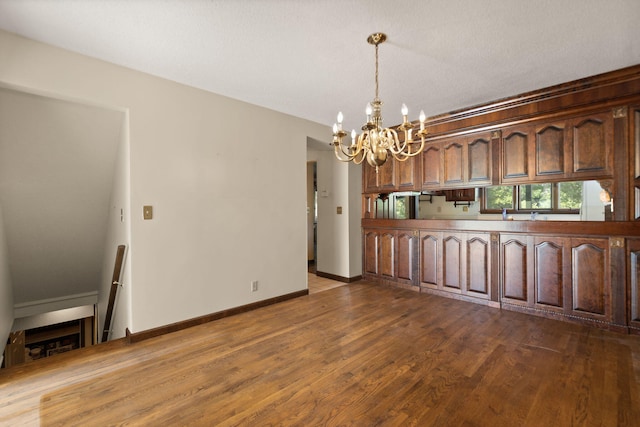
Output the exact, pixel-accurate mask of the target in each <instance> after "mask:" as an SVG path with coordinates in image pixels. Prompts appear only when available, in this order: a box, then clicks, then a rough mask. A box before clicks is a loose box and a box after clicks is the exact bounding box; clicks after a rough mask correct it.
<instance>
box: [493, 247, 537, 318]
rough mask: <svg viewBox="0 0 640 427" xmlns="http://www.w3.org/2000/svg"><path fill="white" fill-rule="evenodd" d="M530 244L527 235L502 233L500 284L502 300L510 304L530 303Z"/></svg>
mask: <svg viewBox="0 0 640 427" xmlns="http://www.w3.org/2000/svg"><path fill="white" fill-rule="evenodd" d="M529 264H530V263H529V244H528V241H527V237H526V236H522V235H509V234H502V235H500V269H501V272H500V276H501V280H500V284H501V286H502V291H501V295H502V301H503V302H507V303H510V304H518V305H528V303H529V295H530V293H531V292H530V291H529V277H528V269H527V267H528V265H529Z"/></svg>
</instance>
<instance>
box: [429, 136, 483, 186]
mask: <svg viewBox="0 0 640 427" xmlns="http://www.w3.org/2000/svg"><path fill="white" fill-rule="evenodd" d="M491 146H492V142H491V134H490V133H487V132H482V133H479V134H472V135H466V136H460V137H454V138H447V139H444V140H442V141H439V142H434V143H430V144H428V145H427V146H426V147H425V149H424V150H423V152H422V189H423V190H434V189H443V188H459V187H471V186H474V187H477V186H485V185H490V184H491V181H492V154H491V153H492V148H491Z"/></svg>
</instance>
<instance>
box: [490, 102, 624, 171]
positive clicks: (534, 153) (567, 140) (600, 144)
mask: <svg viewBox="0 0 640 427" xmlns="http://www.w3.org/2000/svg"><path fill="white" fill-rule="evenodd" d="M612 142H613V113H612V111H611V110H608V111H606V112H600V113H592V114H588V115H581V116H578V117H573V118H568V119H565V120H555V121H553V122H546V121H545V122H539V123H534V124H521V125H516V126H510V127H506V128H504V129H503V130H502V149H501V152H502V174H501V181H500V182H501V183H502V184H510V183H522V182H530V181H536V182H540V181H545V182H549V181H563V180H564V181H567V180H580V179H598V178H606V177H611V176H612V174H613V155H612V154H613V150H612V146H613V143H612Z"/></svg>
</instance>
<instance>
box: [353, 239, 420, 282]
mask: <svg viewBox="0 0 640 427" xmlns="http://www.w3.org/2000/svg"><path fill="white" fill-rule="evenodd" d="M364 248H365V251H364V258H365V261H364V263H365V274H369V275H372V276H376V277H377V278H379V279H382V280H391V281H393V282H395V283H402V284H406V285H410V286H417V284H418V268H419V267H418V266H419V260H418V234H417V232H415V233H414V232H413V231H407V230H384V229H382V230H376V229H372V230H366V231H365V233H364Z"/></svg>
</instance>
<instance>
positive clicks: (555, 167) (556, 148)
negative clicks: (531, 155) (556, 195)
mask: <svg viewBox="0 0 640 427" xmlns="http://www.w3.org/2000/svg"><path fill="white" fill-rule="evenodd" d="M564 173H565V170H564V129H562V128H560V127H557V126H546V127H545V128H543V129H541V130H539V131H538V132H536V176H541V175H542V176H548V175H562V174H564Z"/></svg>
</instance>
